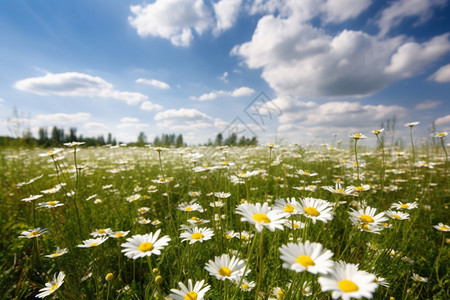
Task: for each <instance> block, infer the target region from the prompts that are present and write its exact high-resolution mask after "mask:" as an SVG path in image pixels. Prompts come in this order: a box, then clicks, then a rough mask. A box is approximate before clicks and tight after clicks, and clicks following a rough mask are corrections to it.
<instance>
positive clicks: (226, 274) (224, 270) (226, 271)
mask: <svg viewBox="0 0 450 300" xmlns="http://www.w3.org/2000/svg"><path fill="white" fill-rule="evenodd" d="M219 274H220V275H221V276H224V277H229V276H230V275H231V270H230V268H227V267H222V268H220V269H219Z"/></svg>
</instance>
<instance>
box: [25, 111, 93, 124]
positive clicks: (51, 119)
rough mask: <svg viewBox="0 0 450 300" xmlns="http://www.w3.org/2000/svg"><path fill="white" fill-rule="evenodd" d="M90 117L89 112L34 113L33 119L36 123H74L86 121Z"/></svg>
mask: <svg viewBox="0 0 450 300" xmlns="http://www.w3.org/2000/svg"><path fill="white" fill-rule="evenodd" d="M90 118H91V114H90V113H86V112H79V113H75V114H66V113H55V114H40V115H36V117H35V118H34V121H35V122H37V124H47V125H70V124H74V123H80V122H86V121H88V120H89V119H90Z"/></svg>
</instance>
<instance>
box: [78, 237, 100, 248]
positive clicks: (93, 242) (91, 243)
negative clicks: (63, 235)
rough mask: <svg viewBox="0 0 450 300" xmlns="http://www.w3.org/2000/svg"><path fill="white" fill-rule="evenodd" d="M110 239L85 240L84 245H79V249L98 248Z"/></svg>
mask: <svg viewBox="0 0 450 300" xmlns="http://www.w3.org/2000/svg"><path fill="white" fill-rule="evenodd" d="M107 239H108V237H107V236H103V237H99V238H96V239H88V240H84V241H83V244H80V245H77V247H79V248H90V247H97V246H100V245H101V244H103V243H104V242H105V241H106V240H107Z"/></svg>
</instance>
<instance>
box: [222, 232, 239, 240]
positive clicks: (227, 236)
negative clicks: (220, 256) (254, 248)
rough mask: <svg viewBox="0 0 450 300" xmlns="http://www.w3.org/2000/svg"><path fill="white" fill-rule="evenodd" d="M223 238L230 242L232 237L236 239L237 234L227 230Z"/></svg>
mask: <svg viewBox="0 0 450 300" xmlns="http://www.w3.org/2000/svg"><path fill="white" fill-rule="evenodd" d="M225 237H226V238H227V239H229V240H231V239H232V238H234V237H235V238H238V237H239V232H234V230H228V231H227V232H225Z"/></svg>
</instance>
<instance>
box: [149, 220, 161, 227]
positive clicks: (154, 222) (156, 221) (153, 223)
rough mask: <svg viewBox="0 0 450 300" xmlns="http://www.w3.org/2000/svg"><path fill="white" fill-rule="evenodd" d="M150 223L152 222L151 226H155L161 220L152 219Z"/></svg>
mask: <svg viewBox="0 0 450 300" xmlns="http://www.w3.org/2000/svg"><path fill="white" fill-rule="evenodd" d="M151 223H152V225H153V226H156V225H159V224H161V221H160V220H153V221H152V222H151Z"/></svg>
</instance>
